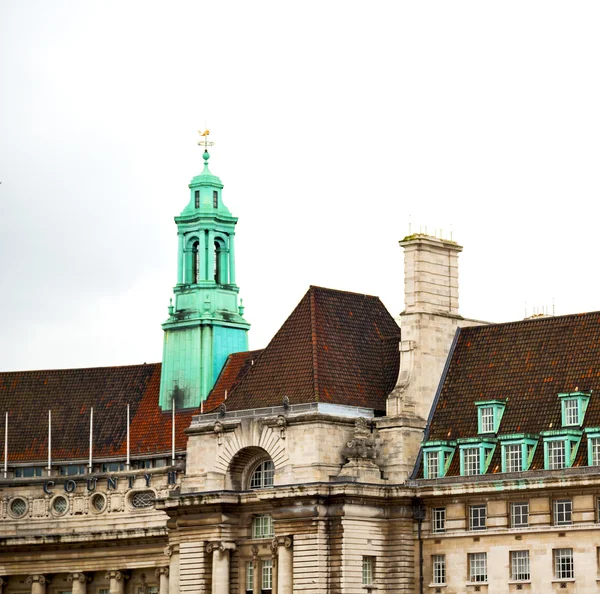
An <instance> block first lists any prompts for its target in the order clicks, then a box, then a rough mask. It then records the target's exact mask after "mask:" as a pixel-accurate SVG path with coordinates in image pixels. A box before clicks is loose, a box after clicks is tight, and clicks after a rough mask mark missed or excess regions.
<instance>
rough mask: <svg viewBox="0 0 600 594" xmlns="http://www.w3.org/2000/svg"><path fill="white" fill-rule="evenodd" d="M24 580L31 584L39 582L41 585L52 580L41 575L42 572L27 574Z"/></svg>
mask: <svg viewBox="0 0 600 594" xmlns="http://www.w3.org/2000/svg"><path fill="white" fill-rule="evenodd" d="M25 581H26V582H27V583H28V584H29V585H31V584H41V585H42V586H43V585H44V584H50V583H52V580H51V579H50V578H49V577H47V576H45V575H42V574H39V573H35V574H32V575H28V576H27V579H26V580H25Z"/></svg>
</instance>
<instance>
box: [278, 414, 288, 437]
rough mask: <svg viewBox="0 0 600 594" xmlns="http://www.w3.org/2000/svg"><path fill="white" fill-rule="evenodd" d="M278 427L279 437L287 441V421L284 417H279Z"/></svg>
mask: <svg viewBox="0 0 600 594" xmlns="http://www.w3.org/2000/svg"><path fill="white" fill-rule="evenodd" d="M277 427H279V437H280V438H281V439H285V434H286V429H287V419H286V418H285V417H284V416H283V415H279V416H278V417H277Z"/></svg>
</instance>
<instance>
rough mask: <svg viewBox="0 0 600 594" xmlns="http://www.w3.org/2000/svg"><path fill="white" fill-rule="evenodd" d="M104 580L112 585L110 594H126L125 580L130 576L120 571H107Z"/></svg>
mask: <svg viewBox="0 0 600 594" xmlns="http://www.w3.org/2000/svg"><path fill="white" fill-rule="evenodd" d="M104 579H106V580H108V582H109V583H110V590H109V592H110V594H124V592H125V580H127V579H129V576H128V575H127V574H126V573H124V572H122V571H118V570H111V571H107V572H106V574H105V576H104Z"/></svg>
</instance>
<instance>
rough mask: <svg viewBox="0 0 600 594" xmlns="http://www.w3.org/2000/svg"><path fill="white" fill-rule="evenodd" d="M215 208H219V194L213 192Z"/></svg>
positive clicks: (215, 191)
mask: <svg viewBox="0 0 600 594" xmlns="http://www.w3.org/2000/svg"><path fill="white" fill-rule="evenodd" d="M213 208H219V192H217V190H213Z"/></svg>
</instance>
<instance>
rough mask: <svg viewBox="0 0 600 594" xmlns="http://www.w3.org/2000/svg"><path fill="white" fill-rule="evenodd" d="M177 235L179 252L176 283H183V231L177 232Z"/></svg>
mask: <svg viewBox="0 0 600 594" xmlns="http://www.w3.org/2000/svg"><path fill="white" fill-rule="evenodd" d="M177 235H178V236H179V252H177V284H178V285H181V284H182V283H183V267H184V266H185V261H184V260H185V253H184V251H183V245H184V244H183V233H178V234H177Z"/></svg>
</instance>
